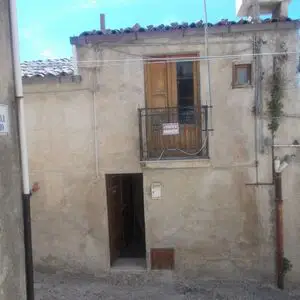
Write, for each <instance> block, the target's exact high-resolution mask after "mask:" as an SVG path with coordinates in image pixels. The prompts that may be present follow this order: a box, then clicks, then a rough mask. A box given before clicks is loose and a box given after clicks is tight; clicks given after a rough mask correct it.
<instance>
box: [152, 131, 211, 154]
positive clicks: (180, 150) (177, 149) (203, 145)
mask: <svg viewBox="0 0 300 300" xmlns="http://www.w3.org/2000/svg"><path fill="white" fill-rule="evenodd" d="M207 139H208V136H206V137H205V139H204V142H203V144H202V147H201V148H200V150H198V151H197V152H194V153H190V152H186V151H184V150H182V149H179V148H175V149H172V151H179V152H182V153H184V154H186V155H188V156H196V155H198V154H199V153H200V152H201V151H202V150H203V149H204V147H206V144H207ZM166 150H168V149H166V148H163V151H162V152H161V154H160V156H159V157H158V160H161V159H162V157H163V155H164V153H165V151H166ZM169 151H170V149H169Z"/></svg>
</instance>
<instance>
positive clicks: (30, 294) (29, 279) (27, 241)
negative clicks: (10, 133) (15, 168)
mask: <svg viewBox="0 0 300 300" xmlns="http://www.w3.org/2000/svg"><path fill="white" fill-rule="evenodd" d="M9 6H10V23H11V36H12V37H11V39H12V55H13V68H14V80H15V97H16V102H17V105H18V128H19V139H20V141H19V142H20V152H21V169H22V170H21V171H22V185H23V195H22V200H23V201H22V202H23V221H24V248H25V271H26V294H27V300H34V286H33V260H32V240H31V216H30V197H31V193H30V186H29V171H28V153H27V141H26V128H25V113H24V96H23V85H22V74H21V65H20V57H19V36H18V23H17V5H16V0H10V3H9Z"/></svg>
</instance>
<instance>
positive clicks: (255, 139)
mask: <svg viewBox="0 0 300 300" xmlns="http://www.w3.org/2000/svg"><path fill="white" fill-rule="evenodd" d="M256 48H257V36H256V34H254V35H253V54H254V55H255V56H254V61H255V81H256V82H255V89H254V105H255V117H254V151H255V182H256V183H258V142H257V139H258V137H257V136H258V116H257V115H258V100H257V99H258V87H257V82H258V79H257V76H258V72H257V68H258V67H257V65H258V63H257V60H258V57H257V56H256V54H257V49H256Z"/></svg>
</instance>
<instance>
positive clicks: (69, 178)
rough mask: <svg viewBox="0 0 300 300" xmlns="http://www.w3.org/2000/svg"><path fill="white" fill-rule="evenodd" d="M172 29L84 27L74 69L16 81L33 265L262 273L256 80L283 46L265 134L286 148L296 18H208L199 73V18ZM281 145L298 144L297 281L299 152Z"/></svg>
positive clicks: (268, 196)
mask: <svg viewBox="0 0 300 300" xmlns="http://www.w3.org/2000/svg"><path fill="white" fill-rule="evenodd" d="M174 26H175V27H176V26H177V25H173V27H174ZM173 27H172V26H171V27H168V28H166V27H160V28H153V27H149V28H148V29H147V30H146V29H141V28H138V27H136V28H135V30H125V31H122V32H118V31H105V33H104V34H103V32H93V33H87V32H86V33H84V34H82V35H80V36H78V37H74V38H71V44H72V45H73V46H75V47H76V50H77V51H76V52H77V65H76V66H75V71H74V68H73V69H72V66H70V63H71V62H70V61H67V60H66V61H64V62H63V63H60V67H57V68H56V73H55V74H51V73H50V74H49V73H43V74H42V76H35V75H40V74H37V73H36V72H37V71H34V70H33V69H32V73H30V75H27V76H25V77H24V88H25V100H26V116H27V130H28V133H27V134H28V140H29V156H30V157H29V158H30V169H31V179H32V181H38V182H40V185H41V190H40V192H39V193H38V194H37V195H36V196H34V199H33V200H32V209H33V211H32V218H33V220H32V222H33V225H32V227H33V248H34V258H35V263H36V266H37V267H39V268H45V267H46V268H55V269H64V270H70V271H78V270H79V271H87V272H92V273H100V272H102V271H103V270H111V269H114V268H119V267H122V266H123V265H124V264H125V266H128V265H129V266H132V265H134V266H135V267H136V268H140V269H144V270H152V269H174V270H175V271H176V272H189V273H190V274H197V275H205V276H206V275H213V276H221V277H222V276H226V277H228V276H230V277H241V276H255V277H257V276H267V277H269V278H273V276H274V274H275V263H274V261H275V260H274V255H275V241H274V226H275V223H274V187H273V185H272V182H273V178H272V147H271V146H270V140H272V139H270V137H271V135H270V131H269V130H268V123H269V120H268V117H267V116H266V112H267V105H266V103H267V102H268V101H269V100H270V87H269V82H268V78H270V76H271V75H272V70H273V61H274V60H273V57H274V53H278V52H284V51H286V52H287V53H288V58H287V60H286V61H285V63H284V66H282V71H283V73H284V74H285V78H286V79H287V80H286V82H285V83H284V84H283V83H282V87H283V90H284V100H283V102H284V112H285V114H284V116H283V117H282V119H281V123H280V127H279V130H278V132H277V133H276V137H275V141H274V143H275V144H292V143H293V142H294V141H295V140H299V139H300V137H299V133H298V126H299V125H298V122H299V120H298V116H297V115H296V114H295V112H297V111H299V109H300V108H299V107H298V106H299V89H298V88H297V85H296V67H295V66H296V64H297V62H298V60H297V53H296V52H297V29H298V27H299V23H298V22H297V21H292V20H288V19H286V20H285V21H281V22H271V21H266V22H263V23H261V24H252V23H248V22H246V21H244V22H240V23H239V24H234V23H228V22H224V21H222V22H221V23H219V24H217V25H215V26H212V27H210V28H209V51H210V52H209V57H210V60H209V61H210V76H208V67H207V59H203V56H205V38H204V29H203V26H202V25H201V24H190V25H189V26H187V25H184V26H179V27H178V26H177V28H173ZM255 41H256V42H255ZM258 44H259V45H260V46H259V51H260V52H256V51H257V50H256V46H257V45H258ZM253 53H254V54H256V55H253ZM257 53H263V54H265V55H261V54H257ZM258 57H259V58H260V59H259V61H260V69H258V68H257V64H258V62H257V61H258ZM49 62H50V61H49ZM57 62H58V61H57ZM53 63H54V62H53ZM77 67H78V73H77ZM66 68H67V71H65V70H66ZM29 69H30V66H29V65H23V70H24V75H26V74H27V73H26V72H28V70H29ZM36 69H38V68H36ZM45 70H46V69H45ZM47 70H49V69H47ZM38 72H39V71H38ZM208 78H210V82H209V81H208ZM258 82H260V84H258ZM209 83H210V87H211V93H209ZM258 89H259V91H258ZM255 104H256V105H261V106H260V107H262V108H263V109H262V110H261V111H260V112H259V115H255V114H254V113H253V107H254V106H255ZM286 153H288V154H294V153H295V154H296V159H295V160H294V162H293V163H292V164H291V165H290V167H289V168H288V169H287V170H286V171H285V173H284V175H283V180H284V191H283V194H284V226H285V228H284V234H285V253H286V256H287V257H288V258H289V259H290V260H291V262H292V263H293V265H294V268H293V270H292V272H291V273H290V274H289V278H290V279H291V280H297V279H299V273H300V264H299V253H300V251H299V247H300V242H299V241H300V236H299V229H300V223H299V218H298V214H299V212H300V204H299V201H298V200H299V196H298V195H299V192H300V191H299V182H298V181H299V180H298V174H299V172H300V168H299V162H300V158H299V157H298V156H299V152H298V150H297V148H292V147H287V148H275V153H274V154H275V155H284V154H286Z"/></svg>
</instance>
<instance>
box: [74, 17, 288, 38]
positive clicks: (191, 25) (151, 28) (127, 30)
mask: <svg viewBox="0 0 300 300" xmlns="http://www.w3.org/2000/svg"><path fill="white" fill-rule="evenodd" d="M290 21H293V20H292V19H290V18H281V19H265V20H261V22H262V23H275V22H290ZM235 24H251V22H250V21H247V20H244V19H241V20H240V21H237V22H236V21H229V20H228V19H222V20H220V21H219V22H217V23H215V24H212V23H208V24H207V25H208V27H215V26H232V25H235ZM204 25H205V23H204V22H203V21H198V22H193V23H187V22H183V23H181V24H179V23H171V24H170V25H164V24H161V25H159V26H154V25H148V26H146V27H141V26H140V25H139V24H135V25H134V26H133V27H127V28H121V29H114V30H111V29H107V30H106V31H105V32H102V31H100V30H92V31H84V32H82V33H81V34H80V35H79V37H80V36H90V35H121V34H122V35H123V34H126V33H132V32H149V31H150V32H151V31H157V32H166V31H173V30H178V29H184V28H203V27H204Z"/></svg>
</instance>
